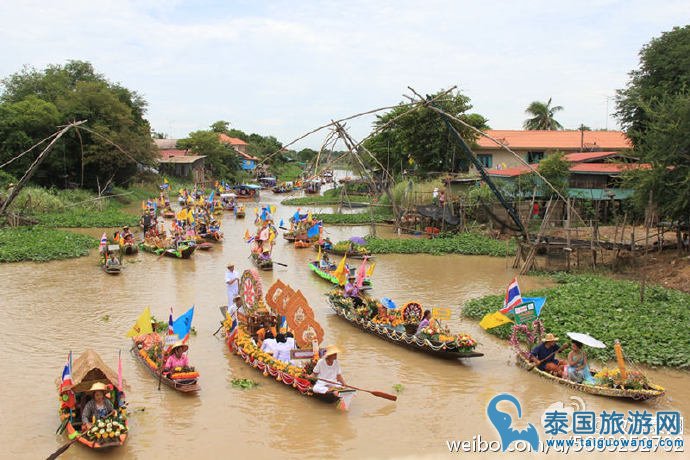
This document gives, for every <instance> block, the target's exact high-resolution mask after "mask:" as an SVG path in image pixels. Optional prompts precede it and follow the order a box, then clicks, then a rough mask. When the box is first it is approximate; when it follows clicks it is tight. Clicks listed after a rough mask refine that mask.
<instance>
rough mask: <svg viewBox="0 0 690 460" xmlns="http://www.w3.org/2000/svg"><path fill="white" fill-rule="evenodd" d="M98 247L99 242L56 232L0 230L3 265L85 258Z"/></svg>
mask: <svg viewBox="0 0 690 460" xmlns="http://www.w3.org/2000/svg"><path fill="white" fill-rule="evenodd" d="M96 246H98V240H97V239H96V238H93V237H90V236H88V235H81V234H77V233H73V232H69V231H63V230H57V229H54V228H47V227H41V226H35V227H14V228H0V262H21V261H27V260H33V261H47V260H55V259H69V258H72V257H81V256H85V255H87V254H88V253H89V249H92V248H95V247H96Z"/></svg>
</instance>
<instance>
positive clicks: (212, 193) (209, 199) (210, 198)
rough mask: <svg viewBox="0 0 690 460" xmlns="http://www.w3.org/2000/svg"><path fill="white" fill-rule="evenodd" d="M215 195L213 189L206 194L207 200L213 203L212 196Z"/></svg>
mask: <svg viewBox="0 0 690 460" xmlns="http://www.w3.org/2000/svg"><path fill="white" fill-rule="evenodd" d="M215 195H216V191H215V190H213V191H212V192H211V193H210V194H209V195H208V202H209V203H213V197H214V196H215Z"/></svg>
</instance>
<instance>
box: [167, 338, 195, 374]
mask: <svg viewBox="0 0 690 460" xmlns="http://www.w3.org/2000/svg"><path fill="white" fill-rule="evenodd" d="M188 349H189V347H188V346H187V345H185V344H183V343H182V342H176V343H175V344H174V345H173V347H172V350H171V351H170V356H168V360H167V361H165V366H163V369H164V371H165V372H172V371H173V370H174V369H175V368H176V367H189V359H188V358H187V355H185V354H184V353H185V352H186V351H187V350H188Z"/></svg>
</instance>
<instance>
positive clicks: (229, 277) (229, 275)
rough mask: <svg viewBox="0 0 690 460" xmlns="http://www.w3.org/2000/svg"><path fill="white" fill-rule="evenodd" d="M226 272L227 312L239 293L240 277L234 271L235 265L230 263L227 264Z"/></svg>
mask: <svg viewBox="0 0 690 460" xmlns="http://www.w3.org/2000/svg"><path fill="white" fill-rule="evenodd" d="M227 268H228V270H227V271H226V272H225V287H226V289H227V293H228V310H229V309H230V308H229V307H230V305H232V303H233V300H234V299H235V296H237V293H238V292H240V275H239V273H237V272H236V271H235V264H233V263H232V262H231V263H229V264H228V267H227Z"/></svg>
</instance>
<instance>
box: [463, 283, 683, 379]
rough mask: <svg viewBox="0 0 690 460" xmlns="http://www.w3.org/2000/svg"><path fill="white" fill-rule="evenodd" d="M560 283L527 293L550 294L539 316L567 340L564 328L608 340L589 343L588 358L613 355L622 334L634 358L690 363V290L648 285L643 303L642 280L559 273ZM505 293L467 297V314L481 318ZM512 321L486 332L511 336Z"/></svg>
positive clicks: (667, 363) (658, 362) (606, 358)
mask: <svg viewBox="0 0 690 460" xmlns="http://www.w3.org/2000/svg"><path fill="white" fill-rule="evenodd" d="M554 279H555V280H556V281H557V282H558V283H559V284H558V285H557V286H555V287H552V288H547V289H541V290H538V291H533V292H529V293H523V295H525V296H529V297H546V305H545V306H544V309H543V310H542V313H541V319H542V320H543V322H544V326H545V328H546V331H547V332H552V333H554V334H556V336H558V337H560V340H561V343H565V341H566V340H567V336H566V332H584V333H587V334H590V335H592V336H593V337H596V338H597V339H599V340H601V341H603V342H604V343H606V344H607V345H608V347H607V348H605V349H601V350H598V349H593V348H587V353H588V355H589V356H590V357H594V358H597V359H600V360H604V361H609V360H613V359H614V354H613V342H614V340H615V339H619V340H620V341H621V344H622V345H623V349H624V352H625V355H626V356H627V357H628V358H629V359H630V360H631V361H633V362H637V363H642V364H647V365H651V366H669V367H678V368H690V335H688V325H690V310H689V309H688V305H690V294H686V293H683V292H680V291H676V290H672V289H666V288H663V287H659V286H651V287H650V286H647V288H646V291H645V296H644V303H641V302H640V285H639V283H636V282H632V281H621V280H612V279H608V278H605V277H602V276H596V275H567V274H558V275H555V276H554ZM503 297H504V296H503V294H499V295H490V296H486V297H482V298H479V299H473V300H470V301H469V302H467V303H466V304H465V305H464V306H463V309H462V314H463V316H466V317H468V318H471V319H474V320H477V321H479V320H481V319H482V318H483V317H484V315H485V314H487V313H491V312H494V311H496V310H498V308H499V307H500V306H501V305H502V302H503ZM511 328H512V324H506V325H503V326H500V327H497V328H494V329H489V330H488V331H487V332H489V333H490V334H493V335H496V336H498V337H500V338H502V339H507V338H508V337H509V336H510V332H511Z"/></svg>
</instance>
